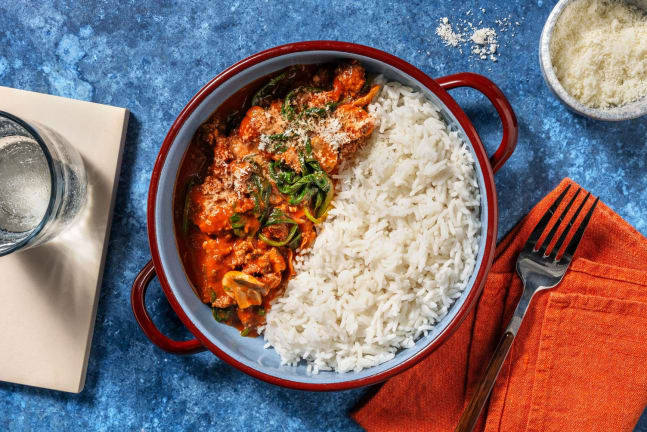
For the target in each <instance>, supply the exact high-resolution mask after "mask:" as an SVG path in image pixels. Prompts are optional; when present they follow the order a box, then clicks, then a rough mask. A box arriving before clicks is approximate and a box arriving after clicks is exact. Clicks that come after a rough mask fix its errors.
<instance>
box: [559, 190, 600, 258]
mask: <svg viewBox="0 0 647 432" xmlns="http://www.w3.org/2000/svg"><path fill="white" fill-rule="evenodd" d="M590 196H591V192H588V193H587V194H586V196H585V197H584V200H582V202H581V203H580V205H579V207H578V208H577V211H576V212H575V214H574V215H573V217H571V220H570V221H568V225H566V228H564V231H562V235H560V236H559V239H558V240H557V243H555V246H554V247H553V250H552V251H551V252H550V259H551V260H555V258H557V254H558V253H559V250H560V249H561V248H562V245H563V244H564V241H565V240H566V237H568V233H569V232H570V231H571V228H572V227H573V224H574V223H575V221H576V220H577V217H578V216H579V215H580V212H581V211H582V209H583V208H584V205H585V204H586V202H587V201H588V199H589V197H590Z"/></svg>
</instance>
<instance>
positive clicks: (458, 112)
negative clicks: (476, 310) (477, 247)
mask: <svg viewBox="0 0 647 432" xmlns="http://www.w3.org/2000/svg"><path fill="white" fill-rule="evenodd" d="M304 51H338V52H340V53H352V54H359V55H363V56H366V57H370V58H373V59H376V60H379V61H382V62H384V63H386V64H389V65H391V66H393V67H395V68H397V69H399V70H401V71H402V72H404V73H406V74H408V75H409V76H411V77H412V78H414V79H416V80H417V81H418V82H420V83H421V84H422V85H424V86H425V87H427V88H428V89H429V90H430V91H431V92H433V93H434V94H435V95H436V96H437V97H438V98H439V99H440V100H441V101H442V102H443V103H444V104H445V105H446V106H447V108H448V109H449V110H450V111H451V112H452V113H453V114H454V116H455V117H456V119H457V120H458V122H459V123H460V125H461V126H462V127H463V129H464V131H465V133H466V135H467V137H468V138H469V140H470V142H471V144H472V146H473V148H474V151H475V154H476V157H477V159H478V164H479V165H480V168H481V171H482V173H483V178H484V185H485V194H486V201H487V203H488V210H487V211H488V213H487V215H488V222H489V223H488V226H487V227H486V230H485V235H486V242H485V251H484V255H483V261H482V262H481V267H480V268H479V269H478V273H477V277H476V279H475V282H474V286H473V287H472V289H471V291H470V292H469V294H468V296H467V298H466V300H465V302H464V303H463V306H462V307H461V309H460V310H459V311H458V312H457V314H456V315H455V316H454V317H453V319H452V320H451V321H450V322H449V324H448V325H447V327H446V328H445V330H444V331H443V332H442V333H441V334H440V335H439V336H438V337H437V338H436V339H435V340H434V341H432V342H431V343H430V344H429V345H428V346H427V347H425V348H424V349H422V350H421V351H420V352H419V353H418V354H416V355H415V356H413V357H411V358H409V359H407V360H406V361H404V362H402V363H401V364H399V365H397V366H394V367H392V368H391V369H388V370H385V371H383V372H381V373H378V374H375V375H372V376H369V377H365V378H362V379H356V380H351V381H345V382H340V383H329V384H316V383H303V382H299V381H292V380H286V379H282V378H278V377H275V376H272V375H269V374H266V373H263V372H260V371H258V370H256V369H253V368H250V367H249V366H247V365H245V364H243V363H241V362H239V361H237V360H236V359H234V358H232V357H230V356H229V355H227V354H226V353H224V352H223V351H222V350H220V349H219V348H218V347H217V346H216V345H215V344H213V343H212V342H210V341H209V339H208V338H207V337H206V336H205V335H204V334H202V332H200V331H199V330H198V328H197V327H196V326H195V325H194V323H193V322H192V321H191V320H190V319H189V317H188V316H187V315H186V314H185V312H184V310H183V309H182V307H181V306H180V304H179V303H178V301H177V299H176V297H175V295H174V293H173V290H172V289H171V287H170V285H169V283H168V280H167V278H166V275H165V274H164V269H163V267H162V263H161V259H160V254H159V250H158V246H157V237H156V234H155V201H156V196H157V188H158V184H159V180H160V174H161V172H162V167H163V166H164V162H165V160H166V156H167V154H168V152H169V149H170V148H171V145H172V143H173V141H174V140H175V137H176V136H177V134H178V132H179V130H180V128H181V127H182V125H183V124H184V122H185V121H186V120H187V119H188V117H189V116H190V115H191V113H192V112H193V111H194V110H195V109H196V108H197V107H198V106H199V105H200V104H201V103H202V101H203V100H204V99H205V98H206V97H207V95H209V94H210V93H211V92H212V91H213V90H214V89H216V88H217V87H219V86H220V85H221V84H222V83H223V82H225V81H227V80H229V79H230V78H231V77H233V76H235V75H236V74H238V73H240V72H241V71H243V70H245V69H247V68H249V67H250V66H253V65H255V64H258V63H260V62H263V61H265V60H268V59H271V58H274V57H278V56H282V55H285V54H290V53H296V52H304ZM506 103H507V101H506ZM512 115H513V116H514V114H512ZM515 126H516V124H515ZM515 142H516V139H515ZM513 148H514V146H513ZM510 153H511V151H510ZM508 156H509V155H508ZM502 162H503V161H502ZM502 162H501V163H502ZM147 212H148V213H147V221H148V241H149V245H150V249H151V254H152V259H153V263H154V265H155V270H156V272H157V276H158V278H159V281H160V284H161V286H162V289H163V291H164V294H165V295H166V298H167V299H168V301H169V303H170V304H171V307H172V308H173V310H174V311H175V313H176V314H177V315H178V317H179V318H180V320H181V321H182V322H183V323H184V325H185V326H186V327H187V328H188V329H189V331H190V332H191V333H192V334H193V335H194V336H196V338H197V339H198V340H199V341H200V343H202V344H203V345H204V346H205V347H206V348H207V349H209V350H210V351H211V352H213V353H214V354H215V355H217V356H218V357H219V358H221V359H222V360H224V361H225V362H227V363H229V364H230V365H231V366H234V367H235V368H237V369H240V370H241V371H243V372H245V373H247V374H249V375H251V376H253V377H255V378H258V379H260V380H263V381H266V382H268V383H271V384H275V385H279V386H283V387H289V388H294V389H299V390H316V391H332V390H346V389H351V388H356V387H362V386H367V385H370V384H375V383H378V382H381V381H384V380H386V379H387V378H390V377H392V376H394V375H396V374H398V373H400V372H403V371H404V370H406V369H408V368H410V367H412V366H413V365H415V364H416V363H418V362H420V361H421V360H423V359H424V358H425V357H427V356H428V355H429V354H431V353H432V352H433V351H434V350H436V349H437V348H438V347H439V346H440V345H442V344H443V343H444V342H445V341H446V340H447V339H448V338H449V337H450V336H451V335H452V334H453V333H454V331H455V330H456V329H457V328H458V327H459V326H460V324H461V323H462V322H463V320H464V319H465V317H466V316H467V315H468V313H469V312H470V311H471V309H472V307H473V306H474V304H475V301H476V299H477V298H478V297H479V295H480V293H481V291H482V289H483V285H484V283H485V278H486V275H487V273H488V271H489V269H490V267H491V265H492V259H493V257H494V249H495V241H496V234H497V225H498V224H497V218H498V210H497V198H496V190H495V185H494V175H493V171H492V167H491V165H490V161H489V159H488V156H487V154H486V151H485V148H484V147H483V144H482V142H481V139H480V138H479V136H478V134H477V132H476V129H475V128H474V126H473V125H472V123H471V122H470V120H469V119H468V117H467V115H466V114H465V113H464V112H463V110H462V109H461V108H460V107H459V106H458V104H457V103H456V101H454V99H452V97H451V96H450V95H449V94H448V93H447V92H446V91H445V90H443V89H442V88H441V86H440V85H439V84H438V83H436V82H435V81H434V80H433V79H431V78H430V77H428V76H427V75H425V74H424V73H423V72H422V71H420V70H419V69H418V68H416V67H415V66H413V65H411V64H409V63H407V62H405V61H404V60H401V59H399V58H397V57H395V56H393V55H391V54H388V53H386V52H383V51H380V50H377V49H375V48H370V47H367V46H363V45H358V44H353V43H348V42H337V41H308V42H297V43H291V44H287V45H281V46H278V47H274V48H270V49H268V50H265V51H262V52H260V53H257V54H254V55H252V56H250V57H247V58H246V59H244V60H241V61H240V62H238V63H236V64H234V65H233V66H231V67H229V68H227V69H225V70H224V71H223V72H222V73H220V74H219V75H218V76H216V77H215V78H213V79H212V80H211V81H209V82H208V83H207V84H206V85H205V86H204V87H203V88H202V89H201V90H200V91H199V92H198V93H197V94H196V95H195V96H194V97H193V98H192V99H191V100H190V101H189V103H188V104H187V105H186V106H185V107H184V109H183V110H182V112H181V113H180V115H179V116H178V117H177V119H176V120H175V122H174V123H173V125H172V126H171V128H170V130H169V132H168V134H167V135H166V138H165V139H164V142H163V144H162V147H161V149H160V152H159V154H158V156H157V159H156V161H155V167H154V168H153V173H152V176H151V182H150V188H149V191H148V207H147Z"/></svg>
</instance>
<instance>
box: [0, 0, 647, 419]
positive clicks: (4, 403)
mask: <svg viewBox="0 0 647 432" xmlns="http://www.w3.org/2000/svg"><path fill="white" fill-rule="evenodd" d="M78 3H81V2H78ZM82 4H83V5H82V6H80V5H79V4H77V2H75V1H72V0H70V1H58V0H45V1H38V2H30V3H27V2H21V1H16V0H9V1H3V2H0V85H3V86H10V87H16V88H21V89H26V90H33V91H39V92H44V93H51V94H56V95H60V96H66V97H71V98H77V99H85V100H91V101H94V102H100V103H105V104H111V105H117V106H122V107H127V108H129V109H130V110H131V111H132V114H131V117H130V126H129V129H128V137H127V141H126V149H125V155H124V161H123V169H122V174H121V180H120V182H119V190H118V195H117V204H116V210H115V218H114V224H113V228H112V232H111V235H110V247H109V251H108V258H107V265H106V270H105V277H104V282H103V287H102V290H101V299H100V302H99V311H98V316H97V324H96V330H95V335H94V340H93V343H92V352H91V357H90V364H89V368H88V377H87V384H86V387H85V390H84V391H83V392H82V393H81V394H80V395H70V394H63V393H58V392H53V391H47V390H41V389H34V388H27V387H23V386H17V385H11V384H6V383H0V430H32V429H33V430H81V429H82V428H83V429H92V430H95V429H96V430H142V429H144V430H157V429H164V430H206V429H211V428H213V429H217V430H232V429H233V430H240V429H248V430H257V429H263V430H265V429H270V430H357V429H359V428H358V427H357V426H356V425H355V424H354V423H353V422H352V421H351V420H350V419H348V417H347V412H348V410H349V409H350V408H351V407H352V406H353V405H354V404H355V403H356V401H357V400H358V399H359V398H360V397H361V396H362V395H363V394H364V393H365V392H366V390H355V391H348V392H339V393H323V394H317V393H307V392H298V391H291V390H285V389H281V388H278V387H274V386H272V385H269V384H265V383H262V382H259V381H256V380H254V379H252V378H250V377H248V376H246V375H244V374H243V373H241V372H238V371H237V370H235V369H233V368H231V367H229V366H228V365H226V364H224V363H223V362H221V361H219V360H218V359H217V358H216V357H215V356H213V355H211V354H209V353H203V354H199V355H195V356H192V357H175V356H172V355H169V354H166V353H164V352H162V351H160V350H158V349H157V348H155V347H153V345H152V344H151V343H149V342H148V341H147V340H146V338H145V337H144V335H143V334H142V332H141V331H140V330H139V328H138V327H137V324H136V323H135V320H134V319H133V316H132V312H131V310H130V303H129V294H130V286H131V283H132V281H133V278H134V277H135V275H136V273H137V271H138V270H139V269H140V268H141V267H142V266H143V265H144V264H145V263H146V262H147V261H148V259H149V250H148V243H147V237H146V194H147V190H148V183H149V178H150V173H151V170H152V167H153V163H154V160H155V156H156V154H157V151H158V149H159V147H160V145H161V143H162V140H163V138H164V135H165V134H166V132H167V130H168V128H169V127H170V125H171V123H172V122H173V120H174V118H175V117H176V116H177V114H178V113H179V112H180V110H181V109H182V107H183V106H184V104H185V103H186V102H187V101H188V100H189V98H190V97H191V96H192V95H193V94H194V93H195V92H196V91H197V90H198V89H199V88H200V87H201V86H202V85H203V84H204V83H205V82H207V81H208V80H209V79H210V78H212V77H213V76H214V75H216V74H217V73H219V72H220V71H222V70H223V69H224V68H225V67H227V66H229V65H231V64H232V63H234V62H236V61H238V60H240V59H241V58H243V57H246V56H248V55H250V54H252V53H255V52H257V51H260V50H262V49H265V48H269V47H271V46H274V45H278V44H283V43H287V42H293V41H299V40H309V39H336V40H346V41H352V42H358V43H362V44H366V45H371V46H374V47H376V48H379V49H382V50H385V51H388V52H391V53H393V54H395V55H397V56H399V57H401V58H403V59H405V60H407V61H409V62H411V63H413V64H414V65H416V66H417V67H419V68H421V69H422V70H423V71H425V72H426V73H428V74H429V75H431V76H442V75H446V74H451V73H455V72H461V71H473V72H478V73H482V74H484V75H486V76H488V77H490V78H491V79H492V80H493V81H494V82H496V83H497V84H499V86H500V87H501V88H502V89H503V91H504V92H505V93H506V95H507V96H508V97H509V99H510V102H511V103H512V106H513V107H514V108H515V110H516V113H517V115H518V118H519V123H520V140H519V145H518V147H517V151H516V152H515V154H514V155H513V157H512V158H511V159H510V161H509V162H508V163H507V164H506V165H505V167H504V168H503V169H502V170H501V171H500V172H499V173H498V174H497V176H496V182H497V188H498V194H499V199H500V236H501V235H502V233H505V232H506V231H507V230H508V229H510V228H511V227H512V226H513V225H514V224H515V223H516V222H517V221H518V220H519V219H520V218H521V217H522V216H523V215H524V214H525V213H526V212H527V211H528V210H529V209H530V208H531V207H532V206H533V205H534V204H535V203H536V202H537V201H538V200H539V199H540V198H541V197H543V196H544V195H545V194H546V193H547V192H548V191H549V190H551V189H552V188H553V187H555V186H556V185H557V183H558V182H559V181H560V180H561V179H562V178H563V177H565V176H570V177H572V178H573V179H575V180H576V181H577V182H579V183H580V184H582V185H583V186H584V187H586V188H588V189H589V190H590V191H592V192H593V193H594V194H596V195H599V196H600V197H601V198H602V199H603V200H604V201H605V202H606V203H607V204H609V205H610V206H611V207H612V208H613V209H614V210H615V211H617V212H618V213H619V214H620V215H621V216H623V217H624V218H625V219H627V220H628V221H629V222H630V223H631V224H632V225H634V226H635V227H636V228H637V229H638V230H639V231H641V232H642V233H643V234H647V166H645V163H646V161H647V145H646V143H645V138H646V135H647V120H645V119H643V120H635V121H631V122H624V123H617V124H610V123H601V122H597V121H591V120H586V119H584V118H581V117H577V116H575V115H573V114H571V113H570V112H568V111H567V110H566V109H565V108H564V107H563V106H562V105H561V104H560V103H559V102H557V101H556V100H555V99H554V98H553V97H552V96H551V94H550V93H549V91H548V90H547V88H546V86H545V85H544V83H543V81H542V78H541V75H540V71H539V65H538V61H537V45H538V40H539V35H540V32H541V27H542V25H543V22H544V21H545V19H546V17H547V16H548V14H549V12H550V9H551V7H552V6H553V4H554V2H553V1H542V0H539V1H537V2H525V3H519V4H517V3H514V2H498V1H496V0H481V1H480V2H479V3H475V2H465V3H462V4H460V5H459V4H458V2H455V1H451V0H443V1H433V2H431V1H429V2H427V3H424V2H413V1H409V2H406V3H404V4H401V5H399V4H397V3H396V2H384V3H376V2H374V1H367V0H364V1H361V2H357V3H350V2H348V1H345V0H339V1H333V2H331V3H330V4H329V5H326V6H324V2H319V1H318V0H307V1H304V2H300V4H299V5H296V4H291V3H290V2H287V1H253V2H249V3H247V2H242V1H241V2H239V1H230V2H223V3H221V4H218V2H215V1H213V0H203V1H201V0H187V1H179V0H178V1H166V0H160V1H152V0H143V1H139V0H130V1H113V0H108V1H83V2H82ZM481 7H483V8H485V10H486V12H485V13H483V12H482V11H481V10H480V8H481ZM468 10H472V11H473V15H472V16H466V15H465V14H466V12H467V11H468ZM508 15H512V20H513V21H519V22H520V26H518V27H517V26H515V27H514V28H513V29H511V30H509V31H507V32H499V42H500V44H501V47H500V53H501V57H500V58H499V61H498V62H497V63H492V62H490V61H482V60H478V59H475V58H474V57H471V56H468V55H466V54H460V53H459V52H458V51H457V50H454V49H448V48H446V47H444V46H443V44H442V43H441V42H440V40H439V38H438V37H437V36H436V35H435V34H434V30H435V28H436V26H437V24H438V19H439V18H441V17H443V16H447V17H449V18H450V20H452V19H454V18H459V17H462V18H469V19H470V20H471V21H473V22H475V23H478V21H479V20H483V25H494V20H495V19H500V18H504V17H507V16H508ZM495 27H496V26H495ZM513 33H514V34H515V35H514V36H513ZM452 94H453V95H454V96H455V97H456V99H457V100H458V101H459V103H461V104H462V106H463V107H464V108H465V110H466V112H467V113H468V115H470V117H471V118H472V119H473V121H474V123H475V124H476V126H477V129H478V130H479V132H480V134H481V136H482V138H483V140H484V141H485V142H486V143H488V146H489V148H490V149H493V148H494V147H495V145H496V143H497V142H498V140H499V139H500V125H499V121H498V120H497V118H496V113H495V111H494V110H493V108H491V107H490V105H489V104H488V103H487V102H486V101H485V100H484V98H483V97H482V96H480V95H478V94H476V93H475V92H473V91H470V90H456V91H453V92H452ZM72 121H73V119H72ZM148 303H149V307H150V309H151V310H152V311H154V316H155V321H156V322H157V323H158V324H159V325H160V327H161V328H162V329H163V331H165V332H167V333H169V334H170V335H172V336H175V337H178V338H182V337H187V333H186V331H185V330H183V329H182V326H181V324H180V323H179V321H178V320H177V318H175V316H174V315H173V312H172V311H171V310H170V307H169V306H168V304H167V303H166V300H165V299H164V297H163V295H162V294H161V290H160V289H159V286H158V285H157V286H154V287H153V288H152V289H151V290H150V293H149V295H148ZM0 349H1V348H0ZM646 402H647V401H646Z"/></svg>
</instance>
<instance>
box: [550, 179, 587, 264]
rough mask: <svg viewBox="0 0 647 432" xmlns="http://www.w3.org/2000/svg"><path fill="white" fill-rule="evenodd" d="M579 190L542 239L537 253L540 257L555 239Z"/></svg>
mask: <svg viewBox="0 0 647 432" xmlns="http://www.w3.org/2000/svg"><path fill="white" fill-rule="evenodd" d="M581 190H582V188H577V192H575V195H573V198H571V200H570V201H569V202H568V204H567V205H566V207H565V208H564V210H563V211H562V213H561V214H560V215H559V218H557V222H555V224H554V225H553V227H552V228H551V229H550V232H549V233H548V235H547V236H546V238H545V239H544V242H543V243H542V245H541V247H540V248H539V253H540V254H541V255H544V254H545V253H546V249H547V248H548V246H549V245H550V242H551V241H553V237H555V233H556V232H557V230H558V229H559V226H560V225H561V224H562V221H563V220H564V218H565V217H566V215H567V214H568V211H569V210H570V209H571V206H572V205H573V203H574V202H575V199H576V198H577V196H578V195H579V194H580V191H581Z"/></svg>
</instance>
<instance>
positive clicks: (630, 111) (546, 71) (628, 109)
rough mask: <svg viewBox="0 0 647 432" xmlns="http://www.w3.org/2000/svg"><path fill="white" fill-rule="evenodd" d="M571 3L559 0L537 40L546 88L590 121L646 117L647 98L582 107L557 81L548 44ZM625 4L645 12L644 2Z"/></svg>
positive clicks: (568, 0)
mask: <svg viewBox="0 0 647 432" xmlns="http://www.w3.org/2000/svg"><path fill="white" fill-rule="evenodd" d="M573 1H575V0H560V1H559V2H558V3H557V4H556V5H555V7H554V8H553V11H552V12H551V13H550V15H549V16H548V19H547V20H546V24H544V29H543V30H542V32H541V38H540V40H539V64H540V65H541V74H542V75H543V77H544V80H545V81H546V84H547V85H548V88H549V89H550V90H551V91H552V92H553V93H554V94H555V96H557V98H558V99H559V100H560V101H562V103H564V104H565V105H566V106H567V107H568V108H569V109H570V110H571V111H573V112H575V113H577V114H580V115H583V116H585V117H589V118H592V119H596V120H605V121H622V120H630V119H635V118H638V117H642V116H644V115H647V96H645V97H643V98H642V99H639V100H637V101H634V102H631V103H628V104H626V105H622V106H618V107H613V108H605V109H599V108H591V107H588V106H586V105H583V104H582V103H581V102H580V101H578V100H577V99H575V98H574V97H573V96H571V95H570V94H569V93H568V92H567V91H566V89H564V86H562V83H560V82H559V79H557V75H556V74H555V70H554V68H553V62H552V60H551V57H550V43H551V40H552V37H553V30H554V29H555V24H556V23H557V20H558V19H559V16H560V15H561V14H562V11H563V10H564V8H565V7H566V6H568V5H569V4H570V3H572V2H573ZM627 3H631V4H634V5H636V6H638V7H641V8H643V9H646V10H647V1H646V0H636V1H627Z"/></svg>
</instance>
